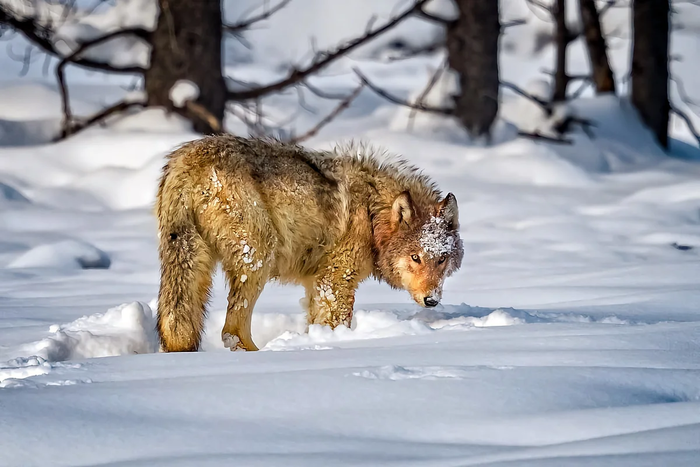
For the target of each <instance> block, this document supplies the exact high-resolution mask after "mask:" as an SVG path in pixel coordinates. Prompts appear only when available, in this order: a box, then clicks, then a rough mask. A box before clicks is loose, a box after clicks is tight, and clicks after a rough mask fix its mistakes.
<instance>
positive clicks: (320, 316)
mask: <svg viewBox="0 0 700 467" xmlns="http://www.w3.org/2000/svg"><path fill="white" fill-rule="evenodd" d="M156 211H157V217H158V228H159V239H160V259H161V286H160V293H159V297H158V331H159V334H160V339H161V344H162V348H163V350H164V351H195V350H197V349H198V347H199V344H200V339H201V333H202V329H203V326H204V317H205V306H206V302H207V300H208V298H209V289H210V286H211V276H212V273H213V272H214V267H215V265H216V263H217V262H220V263H221V265H222V268H223V270H224V272H225V274H226V278H227V281H228V285H229V295H228V309H227V315H226V321H225V324H224V328H223V330H222V340H223V342H224V345H225V346H227V347H229V348H231V350H236V349H245V350H256V349H257V347H256V346H255V344H254V343H253V339H252V337H251V330H250V327H251V314H252V312H253V308H254V306H255V302H256V300H257V299H258V297H259V296H260V293H261V292H262V290H263V287H264V286H265V283H267V282H268V281H270V280H273V279H275V280H279V281H281V282H286V283H295V284H301V285H303V286H304V287H305V288H306V298H305V300H304V303H305V304H306V307H307V312H308V322H309V324H323V325H330V326H332V327H336V326H338V325H346V326H350V321H351V319H352V311H353V303H354V297H355V289H356V288H357V286H358V284H359V283H360V282H361V281H362V280H364V279H366V278H367V277H369V276H374V277H376V278H377V279H380V280H384V281H386V282H387V283H388V284H389V285H391V286H392V287H395V288H402V289H406V290H408V291H409V292H410V294H411V296H412V297H413V299H414V300H415V301H416V302H417V303H419V304H420V305H421V306H435V305H437V304H438V302H439V300H440V298H441V294H442V284H443V280H444V278H445V277H447V276H449V275H450V274H451V273H452V272H453V271H455V270H456V269H457V268H459V266H460V264H461V261H462V244H461V241H460V238H459V233H458V230H459V225H458V213H457V202H456V200H455V198H454V196H453V195H452V194H448V195H447V196H446V197H445V198H442V197H441V195H440V192H439V191H438V190H437V188H436V186H435V185H434V184H433V183H432V182H431V181H430V180H429V179H428V178H427V177H426V176H424V175H421V174H420V173H419V172H418V171H417V169H415V168H414V167H411V166H409V165H407V164H406V163H404V162H401V161H396V162H381V161H380V157H377V156H376V155H375V153H374V151H372V150H370V149H368V148H365V147H362V146H355V145H349V146H345V147H338V148H336V149H335V150H333V151H326V152H324V151H311V150H308V149H305V148H302V147H300V146H296V145H289V144H284V143H281V142H278V141H274V140H266V139H246V138H239V137H234V136H211V137H206V138H203V139H200V140H197V141H193V142H190V143H187V144H185V145H183V146H182V147H180V148H179V149H177V150H175V151H174V152H173V153H172V154H170V155H169V156H168V161H167V164H166V166H165V167H164V169H163V176H162V178H161V181H160V186H159V189H158V197H157V201H156Z"/></svg>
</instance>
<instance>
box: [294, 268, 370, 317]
mask: <svg viewBox="0 0 700 467" xmlns="http://www.w3.org/2000/svg"><path fill="white" fill-rule="evenodd" d="M357 282H358V281H357V273H356V271H355V270H354V269H352V268H350V267H343V266H341V265H335V266H328V267H326V268H325V269H324V270H323V271H322V272H321V273H320V274H319V275H317V276H316V277H315V278H314V280H313V281H310V282H309V283H308V284H307V285H306V300H307V301H308V307H309V308H308V323H309V324H321V325H324V326H330V327H331V328H335V327H337V326H340V325H345V326H347V327H350V322H351V321H352V310H353V305H354V304H355V290H356V289H357Z"/></svg>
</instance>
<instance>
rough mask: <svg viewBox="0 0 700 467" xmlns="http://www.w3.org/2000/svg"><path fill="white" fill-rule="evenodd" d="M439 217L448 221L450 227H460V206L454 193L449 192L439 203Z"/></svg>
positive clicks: (454, 228) (455, 228)
mask: <svg viewBox="0 0 700 467" xmlns="http://www.w3.org/2000/svg"><path fill="white" fill-rule="evenodd" d="M437 211H438V217H441V218H443V219H445V220H446V221H447V224H448V225H449V226H450V229H453V230H457V229H459V208H458V207H457V198H455V195H453V194H452V193H448V194H447V196H445V199H443V200H442V201H440V202H439V203H438V209H437Z"/></svg>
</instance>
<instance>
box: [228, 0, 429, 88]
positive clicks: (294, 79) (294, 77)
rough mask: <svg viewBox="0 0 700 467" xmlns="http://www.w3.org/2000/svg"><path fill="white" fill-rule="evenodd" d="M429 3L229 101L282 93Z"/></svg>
mask: <svg viewBox="0 0 700 467" xmlns="http://www.w3.org/2000/svg"><path fill="white" fill-rule="evenodd" d="M427 1H429V0H417V1H416V2H415V3H414V4H413V6H412V7H411V8H409V9H407V10H406V11H405V12H403V13H401V14H400V15H398V16H396V17H394V18H393V19H392V20H390V21H388V22H387V23H386V24H384V25H383V26H380V27H378V28H374V29H368V30H367V32H366V33H365V34H364V35H362V36H360V37H358V38H355V39H353V40H351V41H349V42H347V43H346V44H344V45H342V46H340V47H338V48H336V49H334V50H328V51H324V52H319V53H317V54H316V55H315V57H314V59H313V60H312V61H311V64H310V65H309V66H307V67H306V68H304V69H301V70H299V69H297V68H292V69H291V70H290V72H289V74H288V75H287V77H285V78H282V79H281V80H279V81H277V82H275V83H271V84H268V85H265V86H261V87H258V88H254V89H249V90H243V91H233V92H229V95H228V97H229V99H231V100H236V101H242V100H247V99H255V98H257V97H261V96H264V95H267V94H270V93H273V92H278V91H282V90H284V89H286V88H287V87H289V86H293V85H296V84H298V83H300V82H301V81H303V80H304V79H305V78H306V77H307V76H309V75H311V74H313V73H316V72H318V71H320V70H322V69H323V68H325V67H327V66H328V65H330V64H331V63H333V62H334V61H336V60H338V59H339V58H340V57H342V56H344V55H345V54H347V53H349V52H351V51H352V50H354V49H356V48H357V47H359V46H360V45H362V44H364V43H366V42H368V41H369V40H371V39H374V38H375V37H377V36H379V35H380V34H382V33H383V32H385V31H387V30H389V29H391V28H393V27H394V26H396V25H397V24H399V23H400V22H402V21H403V20H405V19H406V18H408V17H409V16H411V15H414V14H415V13H416V12H417V11H418V10H420V8H421V7H422V6H423V4H425V3H426V2H427Z"/></svg>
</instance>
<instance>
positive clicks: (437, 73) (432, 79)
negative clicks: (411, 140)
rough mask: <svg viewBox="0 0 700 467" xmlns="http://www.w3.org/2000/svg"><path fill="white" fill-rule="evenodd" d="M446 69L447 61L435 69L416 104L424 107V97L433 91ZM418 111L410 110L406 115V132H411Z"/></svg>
mask: <svg viewBox="0 0 700 467" xmlns="http://www.w3.org/2000/svg"><path fill="white" fill-rule="evenodd" d="M446 68H447V60H444V61H443V62H442V63H441V64H440V66H439V67H437V68H436V69H435V72H434V73H433V75H432V76H431V77H430V80H429V81H428V84H427V85H426V86H425V89H423V92H421V93H420V95H419V96H418V99H416V104H418V105H424V104H423V101H424V100H425V98H426V97H428V94H430V91H432V90H433V88H434V87H435V84H437V82H438V80H439V79H440V77H441V76H442V74H443V72H444V71H445V69H446ZM417 112H418V111H417V110H416V109H411V111H410V112H409V114H408V124H407V125H406V130H407V131H409V132H410V131H413V123H414V120H415V118H416V113H417Z"/></svg>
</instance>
